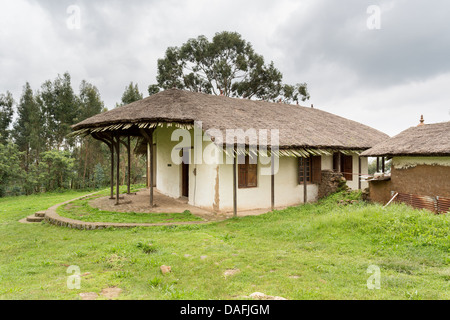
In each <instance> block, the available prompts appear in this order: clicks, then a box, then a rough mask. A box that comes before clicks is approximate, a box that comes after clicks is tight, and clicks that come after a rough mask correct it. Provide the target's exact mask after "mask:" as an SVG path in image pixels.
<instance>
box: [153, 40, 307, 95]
mask: <svg viewBox="0 0 450 320" xmlns="http://www.w3.org/2000/svg"><path fill="white" fill-rule="evenodd" d="M157 71H158V74H157V77H156V80H157V84H153V85H150V86H149V94H150V95H151V94H154V93H156V92H157V91H158V89H170V88H179V89H185V90H190V91H196V92H205V93H208V94H215V95H225V96H232V97H241V98H248V99H252V98H255V99H260V100H267V101H282V102H286V103H290V102H293V101H297V102H298V101H299V100H300V99H301V100H302V101H305V100H307V99H309V98H310V96H309V93H308V88H307V84H306V83H299V84H296V85H288V84H283V75H282V73H281V72H280V71H279V70H278V69H277V68H275V66H274V63H273V62H270V63H268V64H266V63H265V61H264V57H263V56H262V55H259V54H257V53H256V52H255V51H254V49H253V47H252V45H251V44H250V43H249V42H248V41H246V40H244V39H242V36H241V35H240V34H239V33H237V32H226V31H224V32H221V33H216V35H215V36H214V37H213V39H212V41H209V40H208V39H207V38H206V37H205V36H199V37H197V38H196V39H189V40H188V41H187V42H186V43H184V44H183V45H182V46H181V47H169V48H168V49H167V50H166V53H165V57H164V58H162V59H159V60H158V70H157Z"/></svg>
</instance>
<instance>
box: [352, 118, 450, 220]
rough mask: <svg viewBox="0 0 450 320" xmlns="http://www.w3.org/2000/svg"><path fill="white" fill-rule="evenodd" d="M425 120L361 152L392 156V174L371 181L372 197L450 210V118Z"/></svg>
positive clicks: (433, 208)
mask: <svg viewBox="0 0 450 320" xmlns="http://www.w3.org/2000/svg"><path fill="white" fill-rule="evenodd" d="M423 122H424V121H423V117H422V120H421V124H419V125H418V126H417V127H412V128H409V129H407V130H405V131H403V132H402V133H400V134H399V135H397V136H395V137H393V138H391V139H389V140H386V141H384V142H381V143H380V144H377V145H376V146H375V147H373V148H371V149H369V150H367V151H365V152H363V153H362V154H361V156H365V157H374V156H376V157H380V156H382V157H389V158H392V167H391V174H390V178H389V179H387V180H384V181H377V180H373V181H371V182H370V197H371V198H372V200H374V201H376V202H380V203H387V202H388V201H389V200H390V199H391V198H393V197H394V198H393V199H394V200H395V201H400V202H405V203H407V204H409V205H411V206H413V207H415V208H426V209H429V210H431V211H434V212H438V213H444V212H447V211H449V210H450V121H449V122H443V123H435V124H424V123H423Z"/></svg>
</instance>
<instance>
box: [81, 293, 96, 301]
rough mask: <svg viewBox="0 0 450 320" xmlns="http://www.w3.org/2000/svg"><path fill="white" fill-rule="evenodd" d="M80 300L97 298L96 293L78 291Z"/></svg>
mask: <svg viewBox="0 0 450 320" xmlns="http://www.w3.org/2000/svg"><path fill="white" fill-rule="evenodd" d="M80 297H81V300H96V299H97V298H98V294H96V293H95V292H83V293H80Z"/></svg>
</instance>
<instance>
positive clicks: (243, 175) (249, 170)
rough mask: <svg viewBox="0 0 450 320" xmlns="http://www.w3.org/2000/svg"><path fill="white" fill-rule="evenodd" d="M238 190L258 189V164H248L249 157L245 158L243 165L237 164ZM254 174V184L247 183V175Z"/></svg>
mask: <svg viewBox="0 0 450 320" xmlns="http://www.w3.org/2000/svg"><path fill="white" fill-rule="evenodd" d="M237 171H238V172H237V175H238V188H239V189H252V188H258V163H256V164H253V163H250V157H249V156H248V155H246V156H245V163H238V170H237ZM251 174H254V176H255V182H254V183H251V182H250V181H249V175H251Z"/></svg>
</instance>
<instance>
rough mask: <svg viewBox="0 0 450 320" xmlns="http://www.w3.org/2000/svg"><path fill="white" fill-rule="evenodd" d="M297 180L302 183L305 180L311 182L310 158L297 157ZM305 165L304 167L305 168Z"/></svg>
mask: <svg viewBox="0 0 450 320" xmlns="http://www.w3.org/2000/svg"><path fill="white" fill-rule="evenodd" d="M298 160H299V163H298V182H299V184H303V183H304V182H305V175H306V182H311V158H298ZM305 166H306V168H305Z"/></svg>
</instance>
